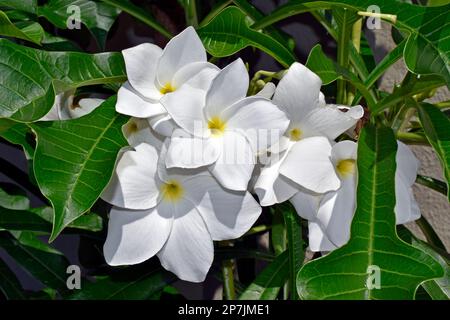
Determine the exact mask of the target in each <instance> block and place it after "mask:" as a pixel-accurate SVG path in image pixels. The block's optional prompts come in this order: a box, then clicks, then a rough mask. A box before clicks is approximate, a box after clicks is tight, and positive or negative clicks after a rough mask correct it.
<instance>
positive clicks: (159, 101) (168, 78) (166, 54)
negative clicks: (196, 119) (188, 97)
mask: <svg viewBox="0 0 450 320" xmlns="http://www.w3.org/2000/svg"><path fill="white" fill-rule="evenodd" d="M122 53H123V57H124V60H125V67H126V72H127V77H128V81H127V82H125V83H124V84H123V85H122V87H121V88H120V90H119V92H118V96H117V104H116V110H117V112H119V113H122V114H126V115H130V116H133V117H136V118H150V117H155V116H158V117H159V119H158V120H156V121H157V124H156V125H155V126H156V127H158V132H160V133H166V132H165V131H164V129H161V128H160V125H161V121H162V123H163V126H165V127H167V126H170V125H171V124H173V122H171V119H170V117H167V113H166V109H165V108H164V106H163V104H164V100H165V99H166V98H168V97H169V96H170V97H171V100H172V101H174V100H175V101H177V103H179V104H181V105H182V104H183V103H184V102H183V100H182V97H180V94H179V92H181V93H183V94H186V92H188V93H189V92H190V93H192V94H194V95H195V94H197V91H201V90H206V89H207V88H208V87H209V85H210V83H211V80H212V78H213V77H214V76H215V75H216V74H217V72H218V70H219V69H218V68H217V67H216V66H215V65H213V64H211V63H209V62H207V57H206V51H205V48H204V47H203V44H202V42H201V40H200V38H199V37H198V35H197V33H196V32H195V30H194V28H192V27H188V28H186V29H185V30H184V31H183V32H181V33H180V34H178V35H177V36H175V37H174V38H172V39H171V40H170V41H169V42H168V43H167V45H166V47H165V48H164V50H162V49H161V48H159V47H158V46H156V45H154V44H151V43H143V44H140V45H138V46H135V47H133V48H129V49H126V50H123V51H122ZM170 134H171V132H170V131H169V134H168V135H169V136H170Z"/></svg>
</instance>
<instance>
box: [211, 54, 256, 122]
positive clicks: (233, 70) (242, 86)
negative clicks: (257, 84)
mask: <svg viewBox="0 0 450 320" xmlns="http://www.w3.org/2000/svg"><path fill="white" fill-rule="evenodd" d="M248 84H249V78H248V72H247V68H246V67H245V65H244V62H243V61H242V59H240V58H239V59H236V60H235V61H233V62H232V63H230V64H229V65H227V66H226V67H225V68H223V69H222V70H221V71H220V72H219V73H218V74H217V76H216V77H215V78H214V80H213V81H212V83H211V87H210V88H209V90H208V93H207V95H206V108H205V112H206V116H207V117H208V118H212V117H217V116H218V115H220V113H221V112H222V111H223V110H224V109H225V108H227V107H228V106H231V105H232V104H233V103H235V102H237V101H239V100H241V99H243V98H244V97H245V96H246V95H247V90H248Z"/></svg>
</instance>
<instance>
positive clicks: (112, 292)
mask: <svg viewBox="0 0 450 320" xmlns="http://www.w3.org/2000/svg"><path fill="white" fill-rule="evenodd" d="M175 279H176V278H175V276H174V275H173V274H169V273H168V272H151V273H147V274H144V275H138V276H130V275H128V276H127V277H121V276H120V275H112V276H104V277H97V278H96V281H95V282H89V283H84V284H83V286H82V289H80V290H77V291H76V292H74V293H73V294H72V295H71V296H69V299H71V300H147V299H151V298H152V297H153V296H154V295H155V294H157V293H159V292H161V291H162V290H163V289H164V287H165V286H167V284H169V283H171V282H173V281H174V280H175Z"/></svg>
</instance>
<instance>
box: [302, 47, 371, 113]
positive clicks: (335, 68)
mask: <svg viewBox="0 0 450 320" xmlns="http://www.w3.org/2000/svg"><path fill="white" fill-rule="evenodd" d="M306 66H307V67H308V68H309V69H311V70H312V71H314V72H315V73H316V74H317V75H318V76H319V77H320V79H322V82H323V84H325V85H326V84H329V83H331V82H333V81H335V80H337V79H344V80H347V81H349V82H350V83H351V84H352V85H354V86H355V88H357V89H358V90H359V91H360V92H361V94H362V95H363V96H364V98H365V99H366V102H367V104H368V105H369V108H373V107H374V106H375V100H374V98H373V97H372V95H371V93H370V91H369V90H368V89H367V88H366V86H365V85H364V84H363V83H362V82H361V80H359V79H358V77H357V76H356V75H355V74H353V73H352V72H350V71H349V70H348V69H345V68H342V67H341V66H339V65H338V64H337V63H336V62H334V61H333V60H331V59H330V58H328V57H327V56H326V55H325V53H324V52H323V51H322V47H321V45H320V44H318V45H316V46H314V48H312V50H311V52H310V53H309V57H308V61H307V62H306Z"/></svg>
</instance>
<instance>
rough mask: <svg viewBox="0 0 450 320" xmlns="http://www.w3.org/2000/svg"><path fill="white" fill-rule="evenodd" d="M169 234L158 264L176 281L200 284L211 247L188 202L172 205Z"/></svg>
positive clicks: (212, 249) (200, 220)
mask: <svg viewBox="0 0 450 320" xmlns="http://www.w3.org/2000/svg"><path fill="white" fill-rule="evenodd" d="M172 206H173V210H174V220H173V224H172V231H171V232H170V236H169V238H168V239H167V242H166V243H165V245H164V247H163V248H162V249H161V251H160V252H159V253H158V258H159V260H160V261H161V265H162V266H163V267H164V268H165V269H167V270H169V271H171V272H173V273H175V274H176V275H177V276H178V278H180V279H182V280H186V281H191V282H202V281H203V280H205V277H206V274H207V273H208V271H209V268H210V267H211V264H212V261H213V258H214V247H213V242H212V239H211V235H210V234H209V231H208V228H207V227H206V225H205V222H204V221H203V219H202V217H201V215H200V214H199V213H198V211H197V210H196V209H195V207H194V205H193V204H192V203H191V202H190V201H188V200H180V201H179V202H177V203H175V204H172Z"/></svg>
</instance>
